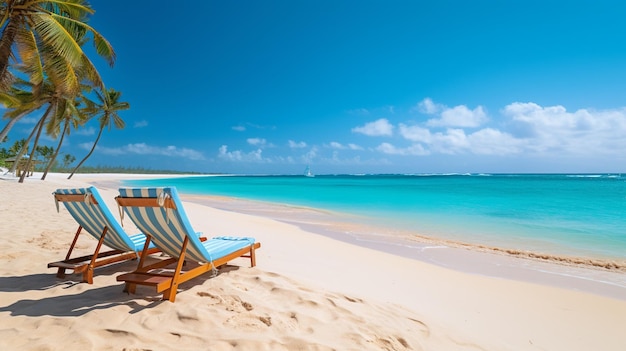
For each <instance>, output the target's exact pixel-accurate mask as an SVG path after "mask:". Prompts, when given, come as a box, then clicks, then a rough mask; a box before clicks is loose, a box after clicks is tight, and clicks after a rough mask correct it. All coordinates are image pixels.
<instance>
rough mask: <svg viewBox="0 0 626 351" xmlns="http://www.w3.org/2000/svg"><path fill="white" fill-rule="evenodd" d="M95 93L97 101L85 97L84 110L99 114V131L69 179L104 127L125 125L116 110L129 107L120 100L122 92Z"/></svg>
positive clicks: (110, 89)
mask: <svg viewBox="0 0 626 351" xmlns="http://www.w3.org/2000/svg"><path fill="white" fill-rule="evenodd" d="M95 93H96V97H97V98H98V102H94V101H91V100H89V99H85V104H86V107H85V109H84V110H85V112H86V113H87V114H88V115H91V116H92V117H97V116H99V118H98V121H99V122H100V131H99V132H98V136H97V137H96V140H95V141H94V143H93V146H92V147H91V150H89V153H87V156H85V158H83V159H82V160H81V161H80V162H79V163H78V165H77V166H76V167H74V169H73V170H72V172H71V173H70V176H69V177H67V179H71V178H72V176H73V175H74V173H76V171H77V170H78V169H79V168H80V166H82V165H83V163H84V162H85V161H86V160H87V159H88V158H89V157H90V156H91V154H92V153H93V151H94V150H95V149H96V145H98V141H100V137H101V136H102V132H103V131H104V128H106V127H108V128H109V130H110V129H111V127H112V126H115V127H116V128H118V129H122V128H124V126H125V125H126V124H125V123H124V120H122V118H121V117H120V116H119V114H118V111H123V110H128V109H129V108H130V104H129V103H128V102H124V101H120V98H121V97H122V93H121V92H119V91H116V90H114V89H112V88H109V89H108V90H104V91H102V92H99V91H95Z"/></svg>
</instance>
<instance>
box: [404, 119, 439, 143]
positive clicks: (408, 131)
mask: <svg viewBox="0 0 626 351" xmlns="http://www.w3.org/2000/svg"><path fill="white" fill-rule="evenodd" d="M399 129H400V135H401V136H402V137H404V138H405V139H408V140H411V141H417V142H423V143H429V142H430V141H431V140H432V136H431V134H430V130H428V129H426V128H422V127H420V126H407V125H405V124H402V123H400V126H399Z"/></svg>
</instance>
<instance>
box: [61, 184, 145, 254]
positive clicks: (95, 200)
mask: <svg viewBox="0 0 626 351" xmlns="http://www.w3.org/2000/svg"><path fill="white" fill-rule="evenodd" d="M55 194H59V195H81V196H82V197H83V198H82V200H81V199H80V198H78V201H76V200H71V201H63V200H61V201H59V202H61V203H63V205H64V206H65V208H66V209H67V211H68V212H69V213H70V214H71V215H72V217H74V220H76V222H77V223H78V224H79V225H80V226H81V227H83V230H86V231H87V232H88V233H89V234H91V235H92V236H93V237H94V238H96V240H99V239H100V235H102V231H103V229H104V228H105V227H107V228H108V229H107V233H106V235H105V236H104V244H105V245H106V246H108V247H110V248H112V249H117V250H122V251H135V247H136V244H135V243H134V242H133V241H132V240H131V238H130V237H129V236H128V234H126V232H125V231H124V229H123V228H122V226H121V225H120V224H119V223H118V222H117V220H116V219H115V217H114V216H113V214H112V213H111V211H110V210H109V208H108V207H107V206H106V204H105V202H104V200H103V199H102V197H101V196H100V194H99V193H98V189H97V188H95V187H89V188H77V189H57V190H56V192H55Z"/></svg>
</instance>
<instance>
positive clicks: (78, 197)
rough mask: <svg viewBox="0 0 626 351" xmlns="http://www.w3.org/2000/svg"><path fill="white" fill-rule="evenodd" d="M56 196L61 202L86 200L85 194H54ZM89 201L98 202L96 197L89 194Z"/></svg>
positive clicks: (95, 203)
mask: <svg viewBox="0 0 626 351" xmlns="http://www.w3.org/2000/svg"><path fill="white" fill-rule="evenodd" d="M54 198H55V199H56V200H57V201H59V202H85V194H57V193H55V194H54ZM89 202H91V203H92V204H94V205H97V204H98V201H96V198H95V197H93V195H91V194H89Z"/></svg>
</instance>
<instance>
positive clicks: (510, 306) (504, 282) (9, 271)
mask: <svg viewBox="0 0 626 351" xmlns="http://www.w3.org/2000/svg"><path fill="white" fill-rule="evenodd" d="M74 178H75V179H73V180H71V181H68V180H66V179H65V175H58V174H51V175H49V176H48V179H47V180H46V181H40V180H39V179H38V177H37V175H35V177H33V178H31V179H28V180H27V181H26V182H25V183H24V184H18V183H17V182H16V181H14V180H0V220H1V222H0V237H1V240H0V350H12V349H19V350H170V349H176V350H200V349H202V350H208V349H210V350H332V349H334V350H585V351H587V350H624V349H626V333H625V332H624V327H625V326H626V297H625V298H622V299H619V298H610V297H606V296H602V295H597V294H591V293H588V292H581V291H576V290H575V289H572V288H569V289H564V288H558V287H554V286H549V285H542V284H535V283H529V282H524V281H519V280H511V279H502V278H492V277H487V276H483V275H477V274H468V273H462V272H459V271H455V270H450V269H445V268H441V267H439V266H435V265H431V264H428V263H424V262H420V261H417V260H412V259H408V258H404V257H400V256H395V255H391V254H388V253H384V252H380V251H375V250H371V249H367V248H363V247H359V246H354V245H350V244H348V243H345V242H341V241H337V240H333V239H331V238H328V237H325V236H322V235H319V234H315V233H311V232H307V231H304V230H302V229H300V228H298V227H296V226H293V225H289V224H285V223H281V222H278V221H275V220H272V219H269V218H264V217H260V216H252V215H246V214H241V213H237V212H233V211H223V210H217V209H214V208H210V207H207V206H203V205H199V204H196V203H191V202H185V208H186V210H187V213H188V215H189V217H190V219H191V222H192V224H193V226H194V228H195V229H196V230H198V231H202V232H204V234H205V235H206V236H214V235H246V236H254V237H256V238H257V240H258V241H260V242H261V243H262V245H263V246H262V248H261V249H260V250H258V251H257V267H255V268H249V267H248V261H247V260H246V259H238V260H235V261H233V262H232V263H231V265H229V266H228V267H227V268H225V269H223V270H222V272H221V273H220V275H218V276H217V277H215V278H209V277H208V276H206V277H201V278H199V279H196V280H192V281H190V282H187V283H185V284H183V285H182V286H181V290H180V292H179V293H178V295H177V300H176V302H175V303H170V302H161V301H159V299H160V296H159V295H157V294H155V293H154V292H153V291H151V290H149V289H147V288H138V290H137V294H135V295H128V294H125V293H123V292H122V288H123V286H122V284H121V283H118V282H117V281H116V280H115V277H116V276H117V275H118V274H120V273H121V272H126V271H130V270H132V269H133V268H134V266H135V265H136V262H132V261H131V262H126V263H123V264H119V265H114V266H109V267H104V268H100V269H97V270H96V274H95V277H94V284H93V285H88V284H85V283H76V282H78V281H80V276H79V275H68V277H67V278H66V279H62V280H61V279H57V278H56V277H55V271H54V270H53V269H47V268H46V265H47V263H48V262H52V261H57V260H60V259H62V258H63V257H64V255H65V252H66V250H67V247H68V246H69V243H70V241H71V239H72V237H73V234H74V232H75V231H76V227H77V225H76V223H75V222H74V221H73V220H72V218H71V216H70V215H69V214H68V213H67V212H66V211H65V210H64V209H63V207H62V206H61V209H62V210H61V212H60V213H57V212H56V209H55V206H54V201H53V198H52V195H51V193H52V191H54V190H55V189H56V188H59V187H63V188H65V187H81V186H87V185H88V184H93V183H94V182H97V183H98V184H99V185H100V190H101V193H102V196H103V197H104V198H105V199H106V200H107V205H108V206H109V207H110V208H111V209H112V211H113V212H114V213H117V208H116V205H115V202H114V200H113V198H114V197H115V195H116V190H115V189H105V188H103V187H102V184H106V180H108V179H110V180H115V179H121V178H128V176H127V175H106V176H101V175H96V176H93V175H76V176H75V177H74ZM124 224H125V226H126V228H127V230H129V232H133V231H132V230H130V228H129V227H130V226H131V224H130V222H129V221H125V223H124ZM94 246H95V240H93V239H91V238H90V237H87V236H84V237H82V238H81V239H80V240H79V246H78V250H79V252H78V253H81V254H86V253H89V252H90V251H91V250H93V247H94Z"/></svg>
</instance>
